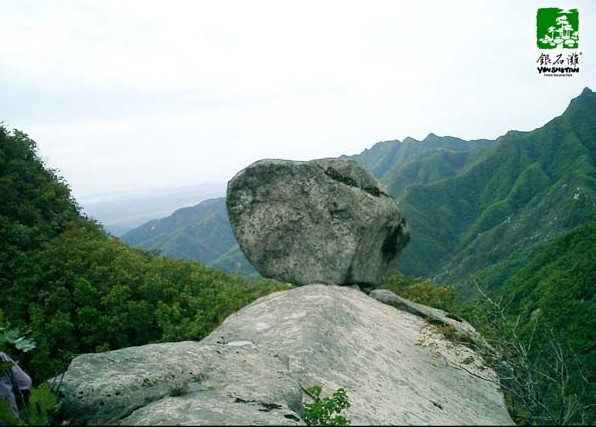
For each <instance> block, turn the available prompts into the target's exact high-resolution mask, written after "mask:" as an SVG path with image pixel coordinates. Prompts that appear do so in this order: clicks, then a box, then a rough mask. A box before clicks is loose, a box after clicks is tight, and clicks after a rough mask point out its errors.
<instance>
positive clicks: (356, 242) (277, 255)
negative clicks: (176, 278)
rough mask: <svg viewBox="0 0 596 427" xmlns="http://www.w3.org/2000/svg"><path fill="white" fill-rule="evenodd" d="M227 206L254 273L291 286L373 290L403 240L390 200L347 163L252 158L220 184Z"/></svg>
mask: <svg viewBox="0 0 596 427" xmlns="http://www.w3.org/2000/svg"><path fill="white" fill-rule="evenodd" d="M227 208H228V216H229V218H230V223H231V224H232V229H233V231H234V235H235V237H236V240H237V241H238V244H239V245H240V248H241V249H242V251H243V252H244V254H245V256H246V258H247V259H248V260H249V261H250V262H251V263H252V265H253V266H254V267H255V269H256V270H257V271H258V272H259V273H260V274H261V275H263V276H265V277H271V278H275V279H277V280H280V281H284V282H289V283H294V284H296V285H308V284H311V283H324V284H330V285H332V284H335V285H350V284H362V285H373V286H374V285H378V284H380V283H381V282H382V281H383V279H384V278H385V276H386V275H387V274H389V273H391V272H393V271H394V270H395V268H396V262H397V258H398V255H399V252H400V251H401V249H402V248H403V247H404V246H405V245H406V243H407V241H408V238H409V233H408V230H407V226H406V222H405V219H404V218H403V217H402V216H401V214H400V212H399V210H398V207H397V205H396V203H395V201H394V200H393V199H392V198H391V196H389V195H388V194H387V192H386V190H385V188H384V187H383V186H382V184H380V183H379V181H378V180H377V179H376V178H375V177H374V176H373V175H372V174H371V173H370V172H368V171H367V170H365V169H364V168H362V167H361V166H360V165H358V164H357V163H356V162H354V161H352V160H341V159H320V160H312V161H309V162H298V161H290V160H260V161H258V162H255V163H253V164H252V165H250V166H248V167H247V168H245V169H243V170H242V171H240V172H239V173H238V174H236V176H234V177H233V178H232V179H231V180H230V181H229V182H228V191H227Z"/></svg>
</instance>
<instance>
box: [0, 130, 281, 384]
mask: <svg viewBox="0 0 596 427" xmlns="http://www.w3.org/2000/svg"><path fill="white" fill-rule="evenodd" d="M0 194H2V201H1V203H0V293H1V298H0V310H1V311H2V312H3V313H4V319H5V320H6V321H8V322H10V325H11V327H19V328H20V329H21V331H28V332H29V334H28V335H29V337H30V338H33V339H34V340H35V342H36V343H37V348H36V349H35V350H33V351H31V352H29V353H26V354H20V355H19V358H20V361H21V364H22V366H23V367H24V368H25V369H26V370H27V371H28V372H29V373H30V374H31V376H32V377H33V379H34V382H36V383H39V382H41V381H44V380H46V379H48V378H49V377H51V376H54V375H56V374H58V373H59V372H61V371H63V370H64V369H65V368H66V366H67V364H68V362H69V361H70V360H71V359H72V358H73V357H74V356H75V355H77V354H81V353H86V352H96V351H104V350H109V349H116V348H122V347H128V346H133V345H140V344H146V343H149V342H158V341H176V340H185V339H194V340H199V339H201V338H203V337H204V336H205V335H207V334H208V333H209V332H210V331H211V330H212V329H213V328H214V327H216V326H217V325H219V323H220V322H221V321H222V320H223V319H224V318H225V317H227V316H228V315H229V314H231V313H233V312H235V311H237V310H239V309H240V308H241V307H243V306H244V305H246V304H247V303H249V302H251V301H253V300H255V299H256V298H258V297H260V296H262V295H265V294H267V293H270V292H273V291H275V290H280V289H287V285H283V284H281V283H278V282H275V281H272V280H260V281H258V282H257V281H254V280H250V279H246V278H243V277H239V276H234V277H231V276H228V275H226V274H224V273H222V272H220V271H218V270H214V269H211V268H208V267H205V266H204V265H202V264H199V263H196V262H190V261H175V260H172V259H169V258H164V257H160V256H157V255H156V253H155V252H151V251H146V250H142V249H136V248H132V247H129V246H127V245H125V244H123V243H121V242H120V241H119V240H118V239H116V238H114V237H111V236H108V235H107V234H106V233H105V232H104V230H103V229H102V227H101V226H100V225H98V224H97V223H96V222H94V221H92V220H90V219H88V218H86V217H84V216H81V215H80V213H79V208H78V206H77V205H76V203H75V201H74V200H73V199H72V197H71V194H70V190H69V187H68V185H67V184H66V183H65V182H64V180H63V179H61V178H60V177H59V176H58V175H57V173H56V172H55V171H51V170H48V169H47V168H45V167H44V164H43V163H42V161H41V160H40V159H39V157H38V155H37V153H36V145H35V142H33V141H32V140H31V139H30V138H28V137H27V135H25V134H24V133H22V132H19V131H16V130H15V131H12V132H11V131H9V130H7V129H6V128H5V127H3V126H0ZM0 317H2V316H0ZM0 326H2V325H0ZM0 344H1V343H0ZM9 351H10V349H9Z"/></svg>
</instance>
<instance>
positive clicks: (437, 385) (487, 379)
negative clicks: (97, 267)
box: [60, 285, 513, 425]
mask: <svg viewBox="0 0 596 427" xmlns="http://www.w3.org/2000/svg"><path fill="white" fill-rule="evenodd" d="M496 382H497V380H496V375H495V373H494V372H493V371H492V370H491V369H490V368H488V367H487V366H485V364H484V361H483V359H482V357H481V356H480V355H479V354H477V353H475V352H474V351H472V350H471V349H469V348H468V347H465V346H462V345H460V344H456V343H452V342H450V341H448V340H446V339H445V337H444V336H443V335H441V334H439V333H438V332H437V330H436V328H435V327H434V326H433V325H431V324H429V323H428V322H426V321H425V320H424V319H422V318H421V317H419V316H416V315H413V314H411V313H408V312H404V311H401V310H397V309H395V308H394V307H391V306H389V305H385V304H383V303H381V302H379V301H377V300H375V299H373V298H370V297H368V296H367V295H365V294H364V293H362V292H360V291H358V290H355V289H351V288H348V287H339V286H328V285H310V286H304V287H300V288H296V289H292V290H289V291H282V292H277V293H274V294H271V295H268V296H266V297H263V298H261V299H259V300H257V301H255V302H253V303H252V304H250V305H248V306H247V307H245V308H243V309H242V310H240V311H239V312H237V313H235V314H233V315H231V316H229V317H228V318H227V319H226V321H225V322H224V323H223V324H222V325H221V326H220V327H219V328H217V329H216V330H214V331H213V332H212V333H211V334H210V335H209V336H208V337H206V338H205V339H204V340H202V341H201V342H180V343H164V344H151V345H146V346H141V347H131V348H126V349H122V350H116V351H110V352H106V353H99V354H89V355H83V356H79V357H77V358H76V359H75V360H73V362H72V363H71V365H70V367H69V369H68V371H67V372H66V373H65V374H64V377H63V379H62V386H61V391H60V394H61V396H62V398H63V401H62V402H63V403H62V405H63V406H62V408H63V410H64V411H65V413H67V414H68V415H69V416H70V417H71V418H72V422H73V423H76V424H111V425H114V424H119V423H120V424H125V425H166V424H169V425H172V424H180V425H226V424H227V425H231V424H235V425H251V424H252V425H254V424H258V425H303V424H304V422H303V421H302V416H303V414H302V403H303V401H304V402H306V401H310V398H308V396H307V395H306V394H305V393H303V391H302V389H303V388H307V387H310V386H312V385H316V384H320V385H322V386H323V394H324V395H328V394H331V393H332V392H333V391H335V390H336V389H337V388H339V387H344V388H346V390H347V393H348V398H349V400H350V402H351V403H352V407H351V408H350V409H349V410H347V412H346V415H347V416H348V417H349V418H350V419H351V420H352V423H353V424H355V425H358V424H368V425H371V424H372V425H389V424H392V425H402V424H404V425H421V424H432V425H447V424H451V425H456V424H457V425H482V424H484V425H513V422H512V420H511V418H510V417H509V415H508V413H507V410H506V408H505V404H504V401H503V396H502V395H501V393H500V391H499V387H498V385H497V384H496Z"/></svg>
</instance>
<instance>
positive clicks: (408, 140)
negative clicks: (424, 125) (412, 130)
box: [402, 136, 420, 143]
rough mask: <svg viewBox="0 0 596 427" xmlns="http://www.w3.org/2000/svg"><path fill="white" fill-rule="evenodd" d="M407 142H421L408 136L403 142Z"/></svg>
mask: <svg viewBox="0 0 596 427" xmlns="http://www.w3.org/2000/svg"><path fill="white" fill-rule="evenodd" d="M406 142H409V143H412V142H420V141H418V140H417V139H414V138H412V137H411V136H406V137H405V138H404V140H403V141H402V143H406Z"/></svg>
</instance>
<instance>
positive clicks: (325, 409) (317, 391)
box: [304, 385, 351, 426]
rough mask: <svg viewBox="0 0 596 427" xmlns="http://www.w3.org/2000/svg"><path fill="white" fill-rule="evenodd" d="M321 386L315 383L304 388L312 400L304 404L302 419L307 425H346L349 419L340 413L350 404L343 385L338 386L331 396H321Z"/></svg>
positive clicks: (348, 423) (349, 422)
mask: <svg viewBox="0 0 596 427" xmlns="http://www.w3.org/2000/svg"><path fill="white" fill-rule="evenodd" d="M321 391H322V387H321V386H320V385H315V386H312V387H309V388H307V389H306V393H307V394H308V395H309V396H310V397H312V399H313V400H314V402H312V403H305V404H304V421H305V422H306V425H309V426H346V425H350V424H351V421H350V420H349V419H348V418H346V417H345V416H343V415H339V414H341V412H342V411H343V410H344V409H348V408H349V407H350V406H351V404H350V401H349V400H348V394H347V392H346V390H345V389H344V388H343V387H340V388H338V389H337V390H336V391H335V392H334V393H333V395H332V396H331V397H321ZM335 414H337V415H335Z"/></svg>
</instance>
